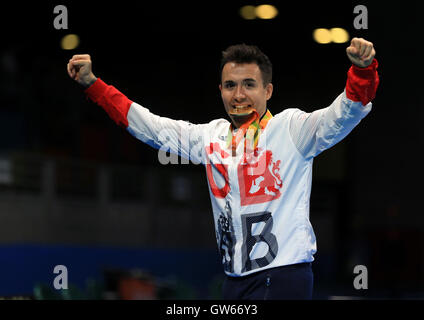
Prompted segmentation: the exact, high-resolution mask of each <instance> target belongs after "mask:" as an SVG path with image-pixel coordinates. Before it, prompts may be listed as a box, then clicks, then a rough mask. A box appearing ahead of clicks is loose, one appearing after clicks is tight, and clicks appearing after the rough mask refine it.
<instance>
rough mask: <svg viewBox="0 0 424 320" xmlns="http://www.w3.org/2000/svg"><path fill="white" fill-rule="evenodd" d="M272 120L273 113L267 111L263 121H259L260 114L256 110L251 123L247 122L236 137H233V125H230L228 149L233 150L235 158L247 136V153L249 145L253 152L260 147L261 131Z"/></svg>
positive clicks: (227, 141)
mask: <svg viewBox="0 0 424 320" xmlns="http://www.w3.org/2000/svg"><path fill="white" fill-rule="evenodd" d="M271 118H272V114H271V112H270V111H269V110H268V109H267V111H266V112H265V114H264V115H263V116H262V118H261V119H259V114H258V112H257V111H256V110H254V115H253V116H252V118H251V119H250V120H249V121H246V122H245V123H244V124H243V125H242V126H241V127H240V128H239V129H238V131H237V132H236V134H235V135H233V130H234V127H233V124H230V127H229V128H228V135H227V140H226V147H227V149H228V148H230V146H231V149H232V153H233V156H234V155H235V153H236V149H237V146H238V144H239V143H240V141H241V139H242V138H243V137H244V136H246V140H245V142H244V143H245V151H246V147H247V145H248V146H249V147H251V148H252V149H251V150H255V148H256V147H257V145H258V141H259V136H260V134H261V131H262V130H263V129H264V128H265V127H266V125H267V123H268V121H269V120H270V119H271Z"/></svg>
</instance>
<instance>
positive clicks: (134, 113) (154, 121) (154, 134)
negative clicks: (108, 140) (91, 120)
mask: <svg viewBox="0 0 424 320" xmlns="http://www.w3.org/2000/svg"><path fill="white" fill-rule="evenodd" d="M91 66H92V62H91V58H90V56H89V55H75V56H73V57H72V59H70V60H69V63H68V74H69V76H70V77H71V78H72V79H74V80H75V81H77V82H78V83H79V84H81V85H82V86H83V87H84V88H85V93H86V95H87V97H88V98H89V99H90V100H92V101H93V102H94V103H96V104H98V105H99V106H101V107H102V108H103V109H104V110H105V111H106V112H107V114H108V115H109V116H110V118H111V119H112V120H113V121H115V123H116V124H118V125H119V126H121V127H124V128H125V129H126V130H127V131H128V132H129V133H131V134H132V135H133V136H134V137H136V138H137V139H139V140H141V141H143V142H144V143H146V144H148V145H150V146H152V147H154V148H156V149H160V150H161V151H163V153H162V156H163V157H162V159H161V157H160V156H161V154H159V160H160V161H161V162H162V161H165V162H166V156H165V153H166V152H168V151H169V152H171V153H173V154H178V155H180V156H181V157H183V158H185V159H190V160H191V161H192V162H193V163H202V162H203V154H202V153H203V150H202V143H201V140H202V132H203V130H204V128H205V126H206V125H194V124H191V123H189V122H186V121H181V120H172V119H169V118H165V117H160V116H158V115H155V114H153V113H151V112H150V111H149V110H148V109H147V108H144V107H142V106H141V105H139V104H137V103H135V102H133V101H131V100H130V99H128V98H127V97H126V96H125V95H124V94H123V93H121V92H120V91H119V90H118V89H116V88H115V87H114V86H111V85H107V84H106V83H105V82H103V80H102V79H100V78H97V77H96V76H94V74H93V72H92V67H91Z"/></svg>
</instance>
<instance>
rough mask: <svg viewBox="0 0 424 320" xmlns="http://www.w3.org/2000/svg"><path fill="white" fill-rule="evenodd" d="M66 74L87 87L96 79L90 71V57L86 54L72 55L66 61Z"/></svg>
mask: <svg viewBox="0 0 424 320" xmlns="http://www.w3.org/2000/svg"><path fill="white" fill-rule="evenodd" d="M68 74H69V76H70V77H71V78H72V79H74V80H75V81H76V82H78V83H79V84H80V85H82V86H84V87H85V88H88V87H89V86H91V85H92V84H93V83H94V82H95V81H96V80H97V78H96V77H95V76H94V74H93V72H92V71H91V58H90V55H88V54H76V55H74V56H73V57H72V59H70V60H69V63H68Z"/></svg>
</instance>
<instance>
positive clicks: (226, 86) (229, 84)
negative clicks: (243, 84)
mask: <svg viewBox="0 0 424 320" xmlns="http://www.w3.org/2000/svg"><path fill="white" fill-rule="evenodd" d="M234 85H235V84H234V82H226V83H225V84H224V88H226V89H230V88H233V87H234Z"/></svg>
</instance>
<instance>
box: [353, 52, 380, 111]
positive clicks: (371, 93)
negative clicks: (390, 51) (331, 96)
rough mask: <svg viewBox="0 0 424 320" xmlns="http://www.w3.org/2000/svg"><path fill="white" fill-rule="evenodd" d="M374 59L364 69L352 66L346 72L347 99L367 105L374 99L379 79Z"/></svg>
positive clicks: (376, 63)
mask: <svg viewBox="0 0 424 320" xmlns="http://www.w3.org/2000/svg"><path fill="white" fill-rule="evenodd" d="M377 67H378V62H377V60H376V59H374V60H373V62H372V63H371V64H370V65H369V66H368V67H366V68H360V67H357V66H355V65H352V66H351V67H350V69H349V71H348V72H347V81H346V96H347V98H348V99H350V100H352V101H355V102H359V101H360V102H361V103H362V105H364V106H365V105H367V104H368V103H369V102H370V101H371V100H373V99H374V98H375V93H376V91H377V87H378V84H379V83H380V79H379V77H378V73H377Z"/></svg>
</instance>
